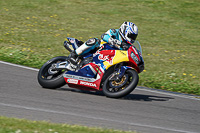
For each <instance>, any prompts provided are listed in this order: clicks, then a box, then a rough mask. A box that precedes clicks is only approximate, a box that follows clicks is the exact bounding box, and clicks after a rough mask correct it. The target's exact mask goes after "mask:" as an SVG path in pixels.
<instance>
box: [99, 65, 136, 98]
mask: <svg viewBox="0 0 200 133" xmlns="http://www.w3.org/2000/svg"><path fill="white" fill-rule="evenodd" d="M113 74H114V73H112V74H111V75H110V76H109V77H108V78H107V79H106V80H105V82H104V85H103V93H104V94H105V95H106V96H107V97H111V98H120V97H124V96H126V95H128V94H129V93H131V92H132V91H133V90H134V89H135V87H136V86H137V84H138V81H139V76H138V73H137V72H136V71H135V70H133V69H129V70H127V71H126V72H125V74H124V75H123V76H122V77H121V78H120V80H118V81H116V80H110V79H111V77H112V76H113Z"/></svg>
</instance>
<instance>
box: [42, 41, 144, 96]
mask: <svg viewBox="0 0 200 133" xmlns="http://www.w3.org/2000/svg"><path fill="white" fill-rule="evenodd" d="M67 39H68V41H65V43H64V47H65V48H66V49H67V50H68V51H69V52H72V51H73V50H75V49H76V48H77V46H78V43H79V40H78V39H75V38H69V37H68V38H67ZM78 58H81V59H80V60H79V62H78V63H77V67H76V68H73V67H71V64H70V61H69V56H68V57H67V56H58V57H55V58H52V59H50V60H49V61H47V62H46V63H45V64H44V65H43V66H42V67H41V68H40V70H39V72H38V82H39V84H40V85H41V86H42V87H43V88H50V89H56V88H60V87H62V86H64V85H65V84H67V85H68V86H69V87H72V88H78V89H81V90H88V91H94V90H95V91H103V93H104V95H105V96H107V97H110V98H120V97H124V96H126V95H128V94H129V93H131V92H132V91H133V90H134V89H135V88H136V86H137V84H138V81H139V76H138V74H139V73H141V72H142V71H143V70H144V61H143V57H142V49H141V45H140V43H139V42H138V41H135V42H134V44H133V45H132V46H130V47H129V48H128V49H127V50H119V49H118V48H116V47H111V46H110V45H109V44H108V43H106V42H103V43H101V45H100V48H99V49H98V50H97V51H91V52H88V53H86V54H84V56H82V57H78Z"/></svg>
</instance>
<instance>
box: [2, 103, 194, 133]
mask: <svg viewBox="0 0 200 133" xmlns="http://www.w3.org/2000/svg"><path fill="white" fill-rule="evenodd" d="M0 106H6V107H12V108H20V109H26V110H32V111H40V112H46V113H54V114H61V115H71V116H76V117H83V118H88V119H94V120H103V121H109V122H117V123H121V124H126V125H131V126H139V127H145V128H153V129H160V130H166V131H172V132H179V133H197V132H191V131H185V130H179V129H172V128H167V127H160V126H153V125H146V124H140V123H132V122H131V123H130V122H126V121H119V120H114V119H107V118H103V117H95V116H90V115H81V114H76V113H70V112H63V111H55V110H49V109H42V108H34V107H27V106H21V105H15V104H5V103H0Z"/></svg>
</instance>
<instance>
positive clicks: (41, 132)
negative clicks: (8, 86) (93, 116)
mask: <svg viewBox="0 0 200 133" xmlns="http://www.w3.org/2000/svg"><path fill="white" fill-rule="evenodd" d="M0 132H1V133H135V132H125V131H117V130H111V129H102V128H88V127H84V126H78V125H67V124H54V123H49V122H45V121H29V120H25V119H16V118H6V117H2V116H0Z"/></svg>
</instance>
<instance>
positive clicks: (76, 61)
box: [69, 51, 78, 65]
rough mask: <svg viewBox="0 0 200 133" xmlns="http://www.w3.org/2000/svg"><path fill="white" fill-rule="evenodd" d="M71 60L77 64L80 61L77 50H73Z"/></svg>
mask: <svg viewBox="0 0 200 133" xmlns="http://www.w3.org/2000/svg"><path fill="white" fill-rule="evenodd" d="M69 61H70V62H71V63H72V64H73V65H76V64H77V63H78V55H77V54H76V52H75V51H73V52H71V54H70V58H69Z"/></svg>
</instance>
